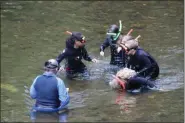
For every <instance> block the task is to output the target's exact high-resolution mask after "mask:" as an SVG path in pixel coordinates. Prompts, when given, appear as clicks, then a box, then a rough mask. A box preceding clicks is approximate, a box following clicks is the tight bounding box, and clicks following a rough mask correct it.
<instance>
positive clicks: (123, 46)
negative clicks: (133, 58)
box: [120, 43, 133, 53]
mask: <svg viewBox="0 0 185 123" xmlns="http://www.w3.org/2000/svg"><path fill="white" fill-rule="evenodd" d="M120 46H121V47H122V48H123V49H124V50H125V51H126V52H127V53H128V52H129V51H130V50H132V49H133V48H131V49H130V48H128V47H127V46H125V44H123V43H120Z"/></svg>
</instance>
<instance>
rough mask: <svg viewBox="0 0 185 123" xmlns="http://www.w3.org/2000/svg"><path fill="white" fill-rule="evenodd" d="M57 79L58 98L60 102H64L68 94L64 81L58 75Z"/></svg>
mask: <svg viewBox="0 0 185 123" xmlns="http://www.w3.org/2000/svg"><path fill="white" fill-rule="evenodd" d="M57 80H58V85H57V87H58V94H59V100H60V101H61V103H64V102H66V100H67V98H68V97H69V94H68V92H67V89H66V87H65V84H64V82H63V81H62V80H61V79H60V78H58V77H57Z"/></svg>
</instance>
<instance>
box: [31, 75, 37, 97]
mask: <svg viewBox="0 0 185 123" xmlns="http://www.w3.org/2000/svg"><path fill="white" fill-rule="evenodd" d="M38 77H39V76H37V77H36V78H35V79H34V81H33V83H32V85H31V87H30V96H31V98H33V99H35V98H36V97H37V92H36V90H35V87H34V86H35V82H36V80H37V79H38Z"/></svg>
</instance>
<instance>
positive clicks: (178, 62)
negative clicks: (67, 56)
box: [1, 0, 184, 122]
mask: <svg viewBox="0 0 185 123" xmlns="http://www.w3.org/2000/svg"><path fill="white" fill-rule="evenodd" d="M118 20H122V22H123V33H124V34H126V33H127V32H128V31H129V30H130V29H131V28H132V29H134V31H133V33H132V35H133V36H134V37H136V36H138V35H141V38H140V39H139V43H140V46H141V47H143V48H144V49H145V50H146V51H148V52H149V53H150V54H151V55H152V56H153V57H154V58H155V59H156V60H157V61H158V63H159V66H160V75H159V78H158V82H157V84H158V85H159V86H160V88H163V89H165V90H166V91H164V92H148V93H143V94H138V95H130V94H127V93H122V94H119V93H117V92H115V91H113V90H111V89H110V87H109V86H108V85H107V83H106V78H108V79H110V76H109V74H111V73H108V72H107V74H106V75H105V73H104V72H102V70H103V69H104V68H107V67H109V65H108V64H109V59H110V55H109V54H110V53H109V48H108V49H106V51H105V57H104V58H102V57H100V56H99V46H100V45H101V43H102V42H103V41H104V38H105V33H106V30H107V28H108V27H109V25H111V24H114V23H116V24H118ZM183 29H184V2H183V1H182V0H176V1H173V0H172V1H165V0H163V1H88V2H85V1H24V2H23V1H22V2H21V1H18V2H13V1H9V2H5V1H4V2H2V3H1V121H4V122H13V121H20V122H21V121H30V118H29V110H28V109H29V105H30V104H32V103H33V100H30V99H29V96H28V93H27V92H26V91H25V87H28V88H29V87H30V85H31V84H32V81H33V79H34V78H35V77H36V76H37V75H38V74H41V73H42V72H43V71H42V65H43V63H44V62H45V61H46V60H47V59H50V58H56V56H57V55H58V54H59V53H60V52H61V51H62V50H63V49H64V46H65V39H66V38H67V36H68V35H66V34H64V32H65V31H66V30H69V31H79V32H82V33H83V34H84V35H85V36H86V39H87V44H86V47H87V50H88V52H89V54H90V55H91V56H92V57H96V58H97V59H98V60H100V62H99V63H98V64H95V63H88V62H86V61H84V63H85V64H86V65H87V66H88V68H89V70H90V72H91V80H89V81H85V80H73V81H71V80H68V79H66V78H65V77H64V75H63V74H61V76H60V77H61V78H62V79H63V80H64V82H65V84H66V86H67V87H69V88H70V95H71V100H72V101H71V104H70V105H71V106H73V110H70V111H69V113H68V118H67V121H69V122H75V121H81V122H85V121H97V122H98V121H115V122H116V121H122V122H134V121H140V122H143V121H151V122H152V121H153V122H154V121H155V122H162V121H165V122H172V121H177V122H183V121H184V69H183V68H184V47H183V42H184V41H183V40H184V30H183ZM62 64H63V63H62ZM26 96H27V97H26ZM118 99H120V100H119V102H117V103H116V101H118ZM46 121H48V120H46Z"/></svg>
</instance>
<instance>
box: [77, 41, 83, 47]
mask: <svg viewBox="0 0 185 123" xmlns="http://www.w3.org/2000/svg"><path fill="white" fill-rule="evenodd" d="M75 45H76V46H78V47H83V46H84V45H85V41H75Z"/></svg>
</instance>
